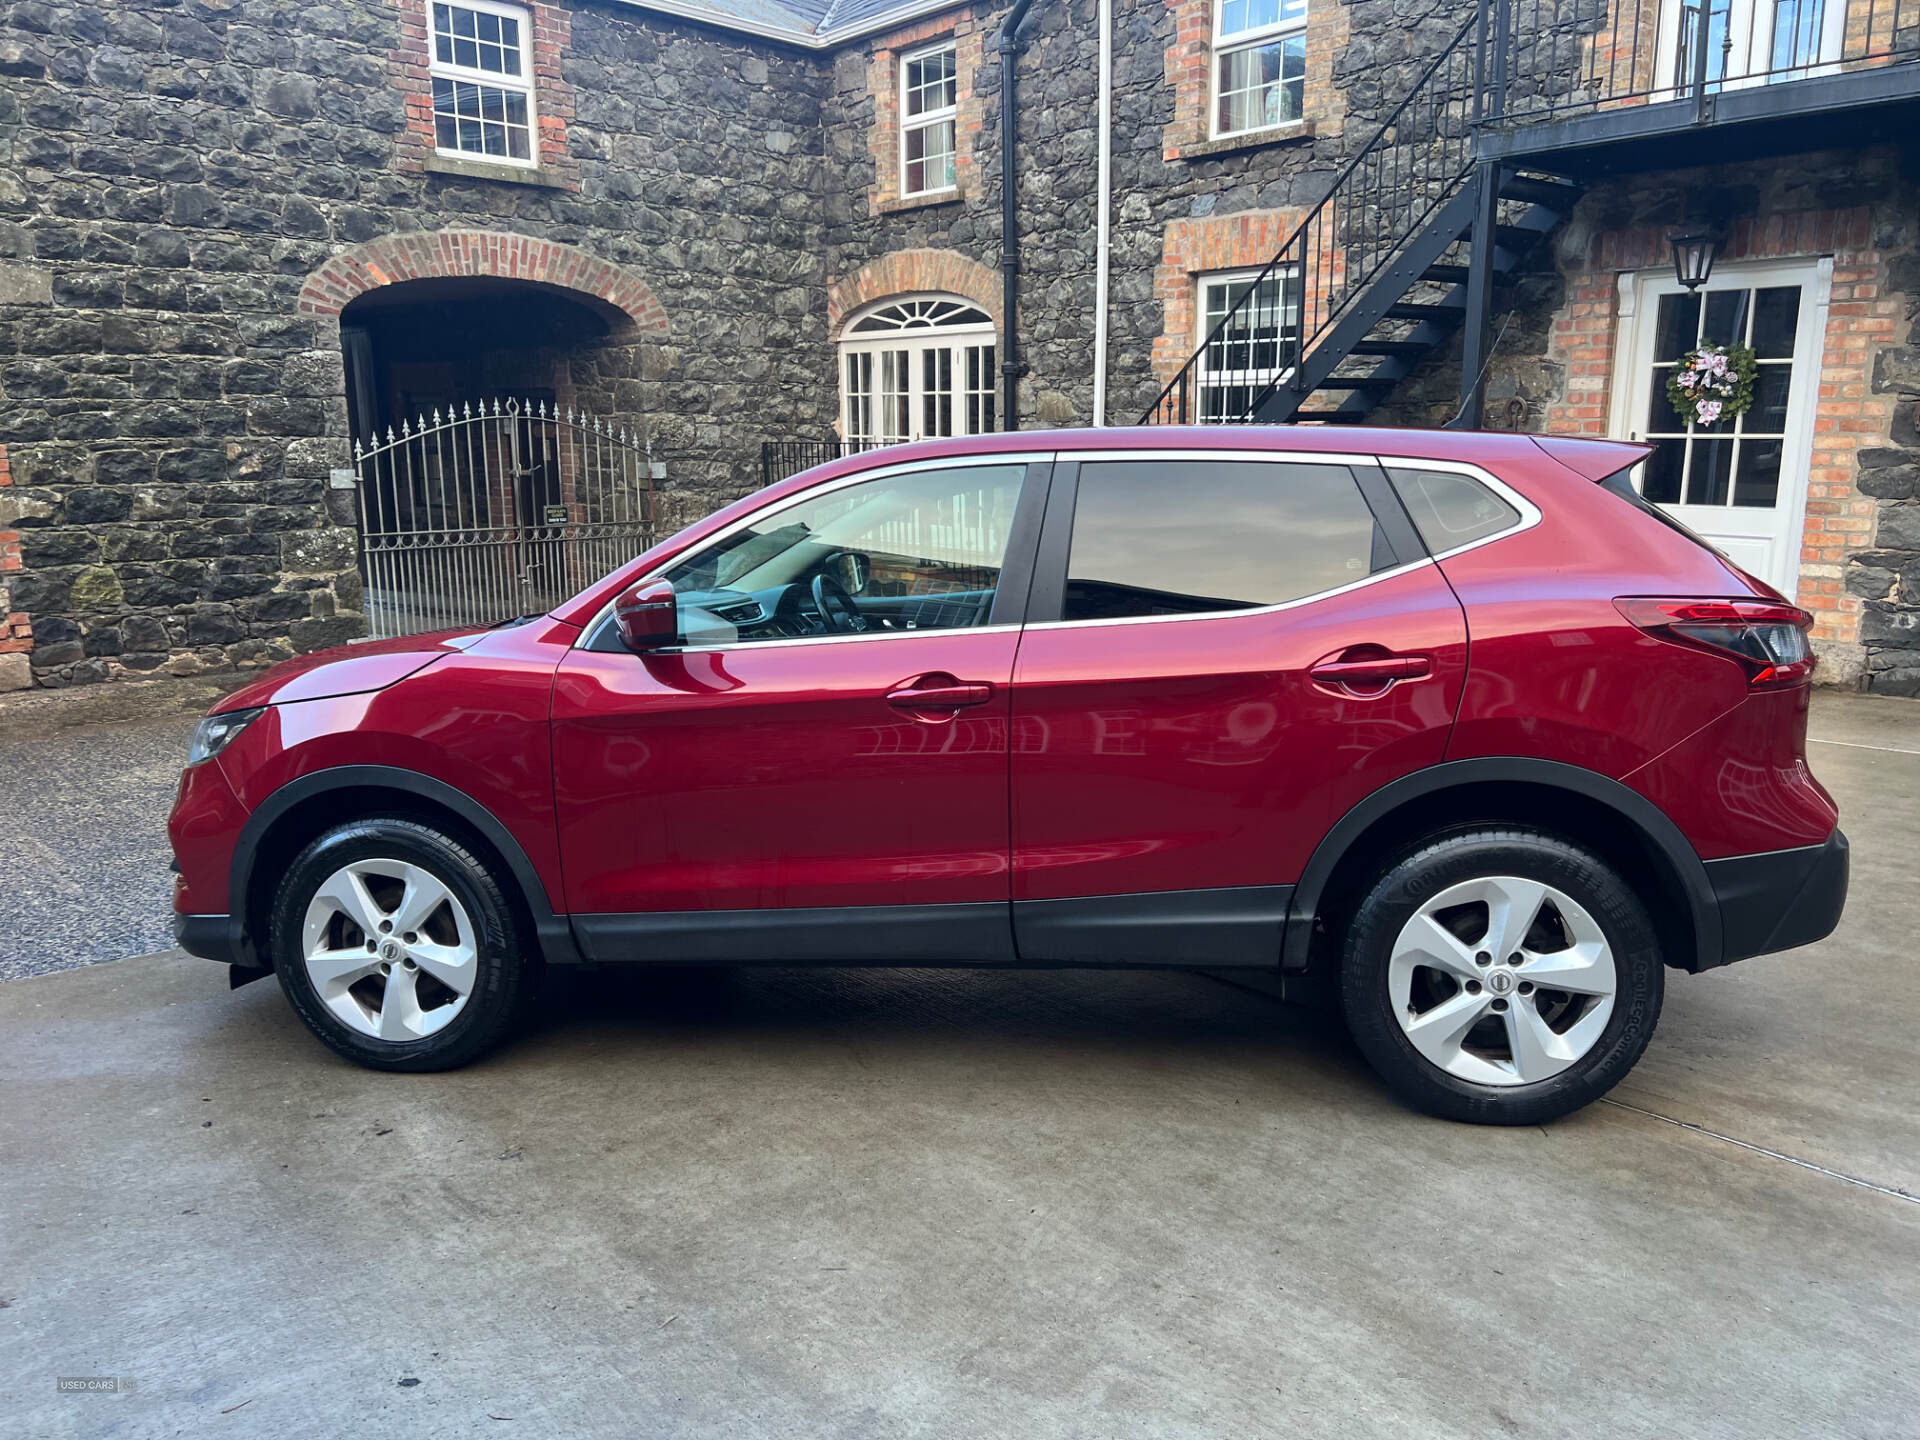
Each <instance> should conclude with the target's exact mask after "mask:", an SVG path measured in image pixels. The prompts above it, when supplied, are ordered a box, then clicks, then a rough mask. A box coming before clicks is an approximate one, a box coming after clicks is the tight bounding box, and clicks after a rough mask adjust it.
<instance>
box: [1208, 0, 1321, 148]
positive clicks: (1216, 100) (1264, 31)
mask: <svg viewBox="0 0 1920 1440" xmlns="http://www.w3.org/2000/svg"><path fill="white" fill-rule="evenodd" d="M1311 10H1312V6H1311V4H1309V5H1308V6H1307V7H1306V8H1304V9H1302V10H1301V12H1300V14H1299V15H1297V16H1291V17H1284V18H1282V19H1280V20H1277V21H1275V22H1274V23H1273V24H1271V25H1260V26H1256V27H1254V28H1253V29H1250V30H1235V31H1233V32H1231V33H1228V32H1226V31H1225V29H1224V28H1223V27H1224V26H1225V24H1226V14H1227V7H1226V3H1225V0H1213V60H1212V65H1213V75H1212V83H1211V84H1209V86H1208V87H1207V134H1208V136H1209V137H1211V138H1212V139H1215V140H1225V139H1229V138H1233V137H1237V136H1241V135H1258V134H1261V133H1263V132H1265V131H1269V130H1285V129H1288V128H1290V127H1292V126H1295V125H1299V124H1303V123H1304V122H1305V120H1306V108H1307V105H1306V93H1305V86H1304V85H1303V86H1302V89H1301V97H1300V112H1301V113H1300V114H1299V115H1298V116H1296V117H1295V118H1293V119H1292V120H1280V121H1277V122H1275V123H1274V124H1272V125H1250V126H1248V127H1247V128H1246V129H1244V130H1223V129H1221V128H1220V97H1221V94H1222V92H1223V86H1222V78H1223V76H1224V75H1225V73H1226V67H1227V60H1228V58H1229V57H1230V56H1233V55H1237V54H1239V53H1240V52H1241V51H1243V50H1256V49H1259V48H1260V47H1262V46H1265V45H1271V44H1272V43H1273V42H1274V41H1276V40H1284V39H1290V38H1292V37H1294V36H1300V37H1302V44H1303V45H1304V43H1305V40H1304V37H1305V35H1306V30H1307V16H1308V15H1309V14H1310V13H1311Z"/></svg>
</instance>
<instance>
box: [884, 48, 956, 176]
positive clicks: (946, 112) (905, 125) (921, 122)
mask: <svg viewBox="0 0 1920 1440" xmlns="http://www.w3.org/2000/svg"><path fill="white" fill-rule="evenodd" d="M943 50H944V51H947V52H948V53H950V54H951V55H952V56H953V102H954V103H953V104H951V105H944V106H941V107H940V108H939V109H937V110H923V111H922V112H921V113H920V114H918V115H912V116H910V115H908V114H907V74H908V72H909V70H910V69H911V68H912V66H913V62H914V61H916V60H924V59H926V58H927V56H929V55H937V54H939V53H940V52H941V51H943ZM899 65H900V73H899V76H898V81H899V84H898V90H899V97H898V98H899V105H900V196H901V198H902V199H913V198H915V197H917V196H921V195H949V194H952V193H953V192H954V191H955V190H957V189H958V188H959V164H960V47H959V44H958V43H957V42H956V41H954V40H952V39H947V40H940V41H936V42H935V43H934V44H932V45H922V46H920V47H918V48H917V49H914V50H904V51H902V52H901V54H900V62H899ZM943 121H944V122H946V123H948V124H950V125H952V126H953V150H952V155H953V162H954V182H953V183H952V184H950V185H932V186H929V187H927V188H926V189H924V190H909V189H908V188H907V137H908V136H909V135H911V134H913V133H914V132H915V131H918V130H928V129H931V128H932V127H933V126H935V125H938V124H940V123H942V122H943Z"/></svg>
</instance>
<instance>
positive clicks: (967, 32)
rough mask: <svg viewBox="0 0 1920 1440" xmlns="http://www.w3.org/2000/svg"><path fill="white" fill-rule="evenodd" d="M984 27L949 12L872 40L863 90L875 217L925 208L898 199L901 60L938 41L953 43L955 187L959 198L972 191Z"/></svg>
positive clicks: (918, 201) (968, 14)
mask: <svg viewBox="0 0 1920 1440" xmlns="http://www.w3.org/2000/svg"><path fill="white" fill-rule="evenodd" d="M986 30H987V21H986V20H984V19H976V18H975V16H974V13H973V11H972V10H957V11H950V12H948V13H947V14H945V15H938V16H935V17H933V18H931V19H928V20H923V21H921V22H920V23H919V24H917V25H910V26H908V27H906V28H905V29H901V30H894V31H890V32H888V33H887V34H885V35H880V36H876V37H875V38H874V40H873V41H872V42H871V44H872V47H873V48H872V49H871V50H870V51H869V52H868V54H867V90H868V93H869V94H871V95H872V97H873V132H872V134H871V135H870V136H869V137H868V142H867V143H868V146H869V149H870V151H871V153H872V155H873V175H874V180H873V193H872V196H871V197H870V199H871V204H872V206H873V209H874V211H875V213H879V212H881V211H885V210H890V209H896V208H904V207H911V206H916V205H924V204H925V203H926V200H925V199H924V198H923V197H921V196H917V195H916V196H914V197H912V198H911V199H908V198H906V197H904V196H902V195H901V193H900V184H901V176H900V56H901V54H902V53H903V52H904V51H908V50H918V49H921V48H922V47H924V46H927V45H933V44H937V43H938V42H940V41H941V40H948V39H950V40H952V41H953V63H954V88H955V95H954V100H955V113H954V122H953V145H954V157H953V169H954V185H955V188H956V189H957V191H958V193H959V194H960V195H963V196H964V195H967V194H970V193H971V192H972V190H973V188H974V176H975V163H976V162H975V161H974V158H973V151H974V142H975V141H976V140H978V139H979V136H980V127H981V125H982V124H983V123H984V119H985V111H984V108H983V107H982V105H981V102H980V99H979V96H978V95H977V94H976V93H975V85H976V84H977V83H978V80H979V77H980V64H981V58H982V55H983V53H984V52H985V49H986V47H985V44H984V43H983V42H984V40H985V36H986Z"/></svg>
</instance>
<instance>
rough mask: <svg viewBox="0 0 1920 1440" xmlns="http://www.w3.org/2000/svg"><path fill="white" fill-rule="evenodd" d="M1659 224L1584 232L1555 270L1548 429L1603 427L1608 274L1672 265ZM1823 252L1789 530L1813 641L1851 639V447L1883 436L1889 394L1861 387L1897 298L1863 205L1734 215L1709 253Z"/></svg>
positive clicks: (1893, 334)
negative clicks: (1796, 512)
mask: <svg viewBox="0 0 1920 1440" xmlns="http://www.w3.org/2000/svg"><path fill="white" fill-rule="evenodd" d="M1668 233H1669V231H1668V227H1666V226H1661V225H1645V226H1637V227H1635V228H1633V229H1629V230H1614V231H1607V232H1604V233H1602V234H1600V235H1599V236H1597V237H1596V238H1595V241H1594V244H1593V246H1592V249H1591V252H1590V255H1589V258H1588V259H1586V260H1583V261H1580V262H1578V264H1577V266H1576V267H1575V268H1574V269H1573V270H1571V271H1570V272H1569V273H1568V274H1567V277H1566V279H1567V303H1566V305H1565V306H1564V307H1563V308H1562V309H1561V310H1560V312H1559V313H1558V314H1557V315H1556V316H1555V317H1554V322H1553V333H1552V335H1551V337H1550V339H1549V341H1548V350H1547V354H1548V358H1549V359H1551V360H1553V361H1555V362H1557V363H1558V364H1559V365H1560V366H1561V367H1562V368H1563V371H1564V373H1565V376H1566V383H1565V386H1564V387H1563V394H1562V397H1561V398H1560V399H1559V400H1557V401H1555V402H1554V403H1552V404H1551V405H1549V406H1548V407H1547V411H1546V416H1545V421H1544V425H1543V428H1544V429H1545V430H1546V431H1547V433H1549V434H1554V435H1605V434H1606V433H1607V428H1608V418H1609V415H1610V413H1611V409H1612V404H1611V389H1612V383H1613V368H1614V345H1615V340H1616V337H1617V335H1618V332H1619V324H1618V318H1619V317H1618V309H1617V307H1618V302H1619V288H1618V285H1619V281H1618V277H1619V275H1620V274H1621V273H1622V272H1625V271H1636V270H1649V269H1662V268H1665V267H1667V266H1669V265H1671V264H1672V263H1673V252H1672V248H1671V247H1670V246H1669V245H1668V243H1667V235H1668ZM1812 255H1831V256H1832V257H1833V286H1832V290H1831V292H1830V299H1829V304H1828V309H1827V331H1826V336H1825V340H1824V344H1823V346H1822V350H1821V359H1820V376H1819V385H1820V391H1819V402H1818V404H1817V406H1816V407H1815V411H1814V422H1813V429H1814V436H1813V453H1812V457H1811V460H1810V462H1809V465H1808V471H1807V519H1806V525H1805V528H1804V530H1803V531H1802V534H1801V549H1800V581H1799V593H1798V595H1797V597H1796V599H1797V600H1798V603H1799V604H1800V605H1801V606H1802V608H1804V609H1806V610H1808V611H1810V612H1811V613H1812V614H1813V616H1814V627H1813V635H1814V638H1815V639H1817V640H1825V641H1833V642H1839V643H1852V642H1853V641H1855V640H1857V639H1858V638H1859V631H1860V609H1861V604H1860V601H1859V600H1858V599H1856V598H1855V597H1853V596H1851V595H1848V594H1847V593H1846V584H1845V581H1846V566H1847V559H1848V556H1849V555H1850V554H1851V553H1852V552H1854V551H1856V550H1864V549H1866V548H1867V547H1868V546H1869V544H1870V543H1871V540H1872V535H1873V511H1874V504H1873V501H1872V499H1871V498H1870V497H1868V496H1864V495H1862V494H1861V493H1860V491H1859V488H1858V485H1857V483H1856V473H1855V462H1854V454H1855V452H1856V451H1857V450H1859V449H1861V448H1863V447H1865V448H1871V447H1873V446H1874V445H1875V444H1876V443H1879V444H1886V443H1889V441H1888V437H1889V435H1890V433H1891V430H1892V425H1893V411H1894V400H1895V397H1894V396H1891V395H1876V394H1874V393H1873V365H1874V356H1875V354H1876V353H1877V347H1879V346H1882V345H1891V344H1895V343H1897V342H1898V338H1899V333H1900V329H1901V321H1902V318H1903V315H1904V309H1903V304H1902V302H1901V301H1900V300H1898V299H1889V298H1888V297H1887V295H1886V290H1885V273H1886V272H1885V256H1884V255H1883V254H1882V252H1881V251H1879V250H1877V249H1875V248H1873V217H1872V212H1871V211H1870V210H1869V209H1868V208H1867V207H1865V206H1859V207H1856V208H1852V209H1846V210H1802V211H1794V212H1787V213H1782V212H1779V211H1775V212H1772V213H1769V214H1764V215H1752V216H1746V217H1743V218H1742V219H1740V220H1739V221H1737V222H1736V223H1735V224H1734V225H1733V226H1732V227H1731V228H1730V229H1729V232H1728V235H1727V241H1726V244H1725V246H1724V247H1723V248H1722V249H1721V252H1720V260H1721V261H1722V262H1729V261H1740V260H1774V259H1787V258H1792V257H1800V256H1812Z"/></svg>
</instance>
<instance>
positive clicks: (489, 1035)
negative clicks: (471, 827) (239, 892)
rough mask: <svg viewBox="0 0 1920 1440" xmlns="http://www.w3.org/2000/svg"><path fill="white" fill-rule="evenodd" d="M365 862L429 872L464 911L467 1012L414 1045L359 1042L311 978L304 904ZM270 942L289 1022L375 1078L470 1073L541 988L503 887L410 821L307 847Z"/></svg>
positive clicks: (278, 897)
mask: <svg viewBox="0 0 1920 1440" xmlns="http://www.w3.org/2000/svg"><path fill="white" fill-rule="evenodd" d="M364 860H400V861H405V862H407V863H408V864H412V865H417V866H420V867H422V868H423V869H425V870H427V871H428V872H429V873H431V874H432V875H433V876H434V877H435V878H436V879H438V880H439V881H440V882H441V884H443V885H445V886H446V887H447V888H448V890H450V891H451V892H452V893H453V895H454V897H455V898H456V899H457V900H458V901H459V902H460V904H461V905H462V906H464V907H465V910H466V914H467V917H468V918H469V920H470V922H471V925H472V929H473V935H474V941H475V946H474V948H475V951H476V956H475V962H476V963H475V974H474V980H473V986H472V989H471V991H470V992H469V993H468V995H467V998H466V1003H465V1005H464V1006H463V1007H462V1008H461V1009H460V1010H459V1011H458V1013H456V1014H455V1015H454V1016H453V1018H452V1019H451V1020H449V1021H447V1022H446V1023H445V1025H444V1026H443V1028H441V1029H439V1030H436V1031H434V1032H433V1033H432V1034H429V1035H426V1036H423V1037H421V1038H419V1039H414V1040H406V1041H395V1040H383V1039H379V1038H377V1037H375V1036H372V1035H365V1034H362V1033H360V1032H359V1031H357V1030H355V1029H354V1028H353V1027H352V1026H351V1025H349V1024H348V1023H347V1022H346V1021H344V1020H342V1019H341V1018H340V1017H339V1016H338V1015H336V1014H335V1013H334V1012H333V1011H332V1010H331V1009H330V1008H329V1007H328V1006H327V1004H326V1003H325V1002H324V1001H323V1000H322V998H321V996H320V994H319V992H318V991H316V989H315V988H314V984H313V980H312V977H311V976H309V974H308V973H307V966H306V963H305V957H304V956H303V955H302V953H301V932H302V928H303V925H304V923H305V917H306V913H307V907H308V905H309V904H310V903H311V902H312V900H313V898H314V895H315V894H316V892H317V891H318V890H319V888H320V887H321V886H322V885H323V884H324V883H325V882H326V881H327V879H328V877H329V876H331V875H333V874H335V873H336V872H337V871H339V870H340V869H341V868H342V867H344V866H346V865H349V864H352V863H353V862H355V861H364ZM271 934H272V941H271V943H272V947H273V958H274V970H275V972H276V973H277V974H278V975H279V977H280V987H281V989H282V990H284V991H285V992H286V996H287V999H288V1001H289V1002H291V1004H292V1005H293V1009H294V1013H295V1014H297V1015H298V1016H299V1017H300V1018H301V1020H302V1021H304V1022H305V1023H306V1026H307V1028H308V1029H310V1030H311V1031H313V1033H314V1034H315V1035H317V1036H318V1037H319V1038H320V1039H321V1041H322V1042H324V1043H325V1044H326V1045H327V1046H328V1048H329V1049H331V1050H333V1051H334V1052H335V1053H336V1054H339V1055H342V1056H344V1057H345V1058H346V1059H348V1060H351V1061H353V1062H354V1063H355V1064H357V1065H364V1066H366V1067H367V1068H369V1069H372V1070H400V1071H431V1070H451V1069H454V1068H456V1067H458V1066H461V1065H466V1064H469V1063H470V1062H472V1061H474V1060H476V1059H478V1058H479V1057H480V1056H482V1055H484V1054H486V1053H487V1052H488V1051H489V1050H491V1049H493V1048H494V1047H495V1046H496V1045H498V1044H500V1043H501V1041H503V1040H504V1039H506V1037H507V1036H508V1035H509V1034H510V1033H511V1032H512V1030H513V1029H514V1027H515V1025H516V1024H517V1023H518V1022H519V1021H520V1020H521V1019H522V1017H523V1016H524V1015H525V1014H526V1013H528V1011H529V1009H530V1008H531V1006H532V1004H533V1000H534V996H535V992H536V989H537V982H538V978H539V968H540V966H539V958H538V955H537V952H535V951H534V950H533V949H532V947H531V946H530V945H528V944H527V943H526V942H525V940H524V939H523V937H522V935H521V932H520V927H519V926H518V925H517V924H516V923H515V920H514V912H513V909H512V906H511V905H510V904H509V903H508V901H507V898H506V896H505V894H504V893H503V892H502V890H501V886H500V882H499V881H498V880H496V879H495V878H494V876H493V874H492V873H491V872H490V871H489V870H488V868H487V866H486V864H485V863H484V862H483V861H481V860H480V858H479V857H478V856H476V855H475V854H474V852H473V850H472V849H470V848H469V846H468V844H467V843H466V842H464V841H463V840H461V839H457V838H455V837H453V836H450V835H447V834H444V833H442V832H441V831H439V830H435V829H432V828H431V827H429V826H426V825H422V824H419V823H417V822H415V821H412V820H399V819H369V820H357V821H353V822H351V823H349V824H345V825H340V826H337V827H336V828H334V829H332V830H329V831H327V832H326V833H325V834H324V835H322V836H320V837H319V838H318V839H317V840H315V841H314V842H313V843H312V844H310V845H308V846H307V848H306V849H305V850H303V851H301V852H300V854H299V856H298V857H297V858H296V859H295V860H294V862H293V864H292V865H291V866H289V867H288V869H287V873H286V874H285V876H283V877H282V879H281V881H280V887H279V889H278V891H277V892H276V894H275V896H274V902H273V911H272V930H271Z"/></svg>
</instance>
